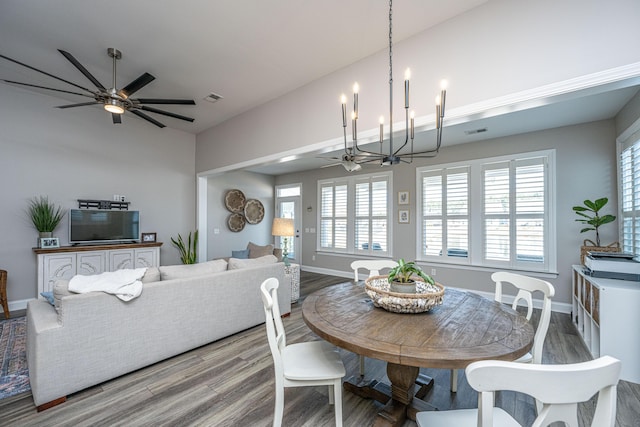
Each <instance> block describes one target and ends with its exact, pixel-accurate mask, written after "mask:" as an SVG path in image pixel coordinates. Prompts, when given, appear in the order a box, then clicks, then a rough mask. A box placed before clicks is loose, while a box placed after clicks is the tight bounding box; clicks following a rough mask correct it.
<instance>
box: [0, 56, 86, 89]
mask: <svg viewBox="0 0 640 427" xmlns="http://www.w3.org/2000/svg"><path fill="white" fill-rule="evenodd" d="M0 58H4V59H6V60H7V61H11V62H14V63H16V64H18V65H22V66H23V67H26V68H28V69H30V70H33V71H37V72H38V73H42V74H44V75H45V76H49V77H53V78H54V79H57V80H60V81H61V82H65V83H67V84H70V85H71V86H75V87H77V88H78V89H82V90H84V91H87V92H89V93H93V91H91V90H89V89H87V88H86V87H82V86H80V85H78V84H75V83H73V82H70V81H69V80H65V79H63V78H61V77H58V76H54V75H53V74H50V73H47V72H46V71H42V70H38V69H37V68H35V67H32V66H31V65H27V64H25V63H24V62H20V61H16V60H15V59H11V58H9V57H8V56H4V55H0Z"/></svg>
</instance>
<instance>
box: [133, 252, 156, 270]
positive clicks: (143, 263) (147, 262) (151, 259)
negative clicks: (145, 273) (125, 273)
mask: <svg viewBox="0 0 640 427" xmlns="http://www.w3.org/2000/svg"><path fill="white" fill-rule="evenodd" d="M158 252H159V251H158V249H157V248H145V249H135V250H134V256H135V268H142V267H155V266H157V265H158Z"/></svg>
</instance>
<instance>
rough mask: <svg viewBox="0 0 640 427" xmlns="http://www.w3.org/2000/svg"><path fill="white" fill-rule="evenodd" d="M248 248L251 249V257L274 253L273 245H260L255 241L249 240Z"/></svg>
mask: <svg viewBox="0 0 640 427" xmlns="http://www.w3.org/2000/svg"><path fill="white" fill-rule="evenodd" d="M247 249H249V258H260V257H263V256H265V255H273V245H265V246H260V245H256V244H255V243H253V242H249V244H248V245H247Z"/></svg>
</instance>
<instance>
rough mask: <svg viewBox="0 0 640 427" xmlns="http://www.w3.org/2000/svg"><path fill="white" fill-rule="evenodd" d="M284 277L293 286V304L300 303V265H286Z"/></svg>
mask: <svg viewBox="0 0 640 427" xmlns="http://www.w3.org/2000/svg"><path fill="white" fill-rule="evenodd" d="M284 275H285V277H286V278H287V279H289V283H290V284H291V302H298V299H300V265H299V264H290V265H288V266H287V265H285V266H284Z"/></svg>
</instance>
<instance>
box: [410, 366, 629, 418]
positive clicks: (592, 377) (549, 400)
mask: <svg viewBox="0 0 640 427" xmlns="http://www.w3.org/2000/svg"><path fill="white" fill-rule="evenodd" d="M621 365H622V364H621V362H620V361H619V360H617V359H615V358H613V357H611V356H603V357H601V358H599V359H596V360H590V361H588V362H582V363H573V364H567V365H538V364H523V363H517V362H504V361H497V360H483V361H480V362H474V363H471V364H470V365H469V366H467V368H466V371H465V372H466V374H467V380H468V381H469V384H470V385H471V387H473V388H474V389H475V390H477V391H478V392H479V394H478V409H458V410H451V411H429V412H419V413H418V414H417V415H416V422H417V423H418V426H419V427H451V426H456V427H472V426H473V427H475V426H478V427H492V426H500V427H503V426H506V427H511V426H514V427H520V424H519V423H518V422H517V421H516V420H515V419H514V418H513V417H512V416H511V415H510V414H509V413H507V412H506V411H505V410H503V409H501V408H497V407H494V392H496V391H498V390H510V391H516V392H520V393H526V394H528V395H530V396H532V397H534V398H535V399H536V400H538V401H540V402H541V403H542V409H541V410H539V411H538V415H537V417H536V419H535V421H534V422H533V424H532V425H533V427H542V426H547V425H549V424H551V423H553V422H557V421H559V422H564V423H566V424H565V425H567V426H568V427H578V403H580V402H586V401H588V400H590V399H591V397H593V396H594V395H595V394H596V393H598V401H597V405H596V410H595V413H594V415H593V421H592V422H591V426H593V427H614V425H615V418H616V387H617V384H618V379H619V377H620V368H621Z"/></svg>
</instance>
